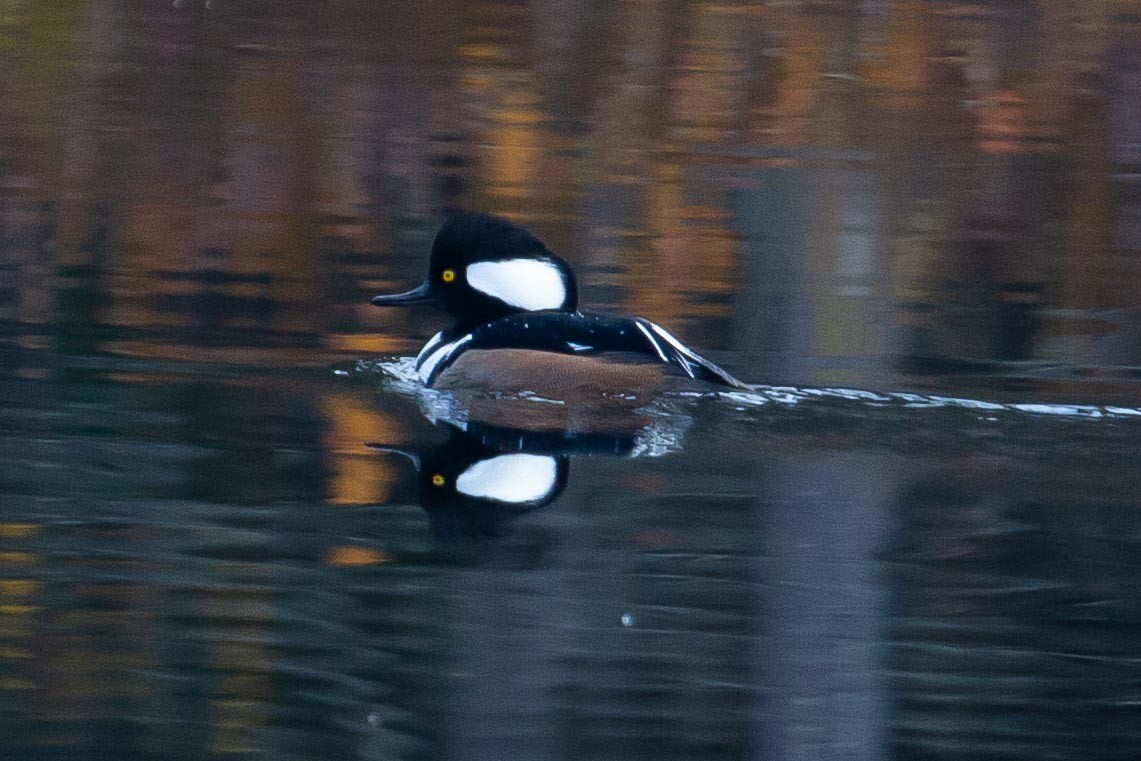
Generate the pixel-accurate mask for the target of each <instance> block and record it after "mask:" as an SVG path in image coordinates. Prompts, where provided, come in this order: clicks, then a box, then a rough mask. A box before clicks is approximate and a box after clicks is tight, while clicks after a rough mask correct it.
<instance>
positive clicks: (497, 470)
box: [456, 454, 558, 503]
mask: <svg viewBox="0 0 1141 761" xmlns="http://www.w3.org/2000/svg"><path fill="white" fill-rule="evenodd" d="M557 472H558V467H557V465H556V463H555V458H554V457H548V456H545V455H535V454H505V455H499V456H498V457H492V458H491V459H489V460H480V461H479V462H477V463H475V464H474V465H472V466H471V467H470V468H468V469H467V470H465V471H464V472H463V473H460V475H459V477H458V478H456V491H458V492H461V493H463V494H466V495H468V496H469V497H482V498H483V499H494V500H496V501H497V502H512V503H525V502H538V501H539V500H541V499H543V498H544V497H546V496H547V495H548V494H550V493H551V490H552V489H554V488H555V481H556V479H557Z"/></svg>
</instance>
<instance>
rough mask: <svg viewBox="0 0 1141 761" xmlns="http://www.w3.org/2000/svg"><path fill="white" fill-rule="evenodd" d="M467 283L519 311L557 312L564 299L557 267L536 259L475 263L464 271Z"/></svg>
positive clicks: (561, 278) (563, 288) (564, 295)
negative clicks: (550, 310) (551, 310)
mask: <svg viewBox="0 0 1141 761" xmlns="http://www.w3.org/2000/svg"><path fill="white" fill-rule="evenodd" d="M467 282H468V285H470V286H471V287H472V288H475V289H476V290H477V291H482V292H483V293H486V294H487V295H488V296H491V297H493V298H496V299H499V300H500V301H502V302H503V303H505V304H507V305H509V306H513V307H518V308H519V309H526V310H536V309H558V308H559V307H561V306H562V305H563V302H564V301H566V298H567V289H566V286H565V285H564V284H563V276H562V273H561V272H559V268H558V267H556V266H555V265H554V264H552V263H550V262H544V261H540V260H537V259H504V260H503V261H498V262H476V263H475V264H472V265H469V266H468V268H467Z"/></svg>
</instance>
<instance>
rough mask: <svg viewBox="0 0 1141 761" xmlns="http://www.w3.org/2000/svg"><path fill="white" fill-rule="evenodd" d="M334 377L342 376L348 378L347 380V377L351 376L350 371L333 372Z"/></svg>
mask: <svg viewBox="0 0 1141 761" xmlns="http://www.w3.org/2000/svg"><path fill="white" fill-rule="evenodd" d="M333 375H340V376H342V377H346V378H347V377H348V375H349V371H348V370H334V371H333Z"/></svg>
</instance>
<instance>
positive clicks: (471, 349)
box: [372, 211, 748, 400]
mask: <svg viewBox="0 0 1141 761" xmlns="http://www.w3.org/2000/svg"><path fill="white" fill-rule="evenodd" d="M372 304H374V305H376V306H379V307H404V306H410V305H416V304H432V305H435V306H437V307H439V308H441V309H443V310H444V311H445V312H446V313H447V314H448V315H449V316H450V317H451V319H452V320H453V323H452V325H451V326H450V327H448V328H445V329H444V330H441V331H440V332H438V333H436V334H435V335H434V336H432V337H431V338H430V339H429V340H428V342H427V343H426V344H424V346H423V348H422V349H421V350H420V352H419V354H418V355H417V356H416V359H415V362H414V368H415V371H416V374H417V375H418V376H419V378H420V379H421V380H422V381H423V383H424V385H425V386H427V387H429V388H435V389H451V390H455V389H465V390H469V391H470V390H479V391H482V392H489V393H492V394H518V393H527V394H537V395H540V396H542V397H549V398H552V399H555V400H557V399H563V398H565V397H566V396H568V395H573V394H576V393H581V392H583V391H595V392H601V393H603V394H618V395H622V394H626V393H629V394H631V395H633V396H644V395H646V394H647V393H652V392H657V391H662V390H667V389H671V390H672V389H681V388H693V387H697V388H699V389H706V390H707V389H710V388H718V387H720V388H730V389H747V388H748V386H746V385H745V384H744V383H742V382H741V381H739V380H737V379H736V378H735V377H733V376H732V375H731V374H729V373H728V372H726V371H725V370H723V369H722V368H720V367H719V366H717V365H716V364H714V363H713V362H711V361H710V360H708V359H706V358H705V357H702V356H701V355H700V354H698V353H697V352H696V351H694V350H693V349H691V348H689V347H688V346H686V345H685V344H684V343H683V342H682V341H681V339H679V338H677V337H676V336H675V335H673V334H672V333H670V332H669V331H668V330H666V329H665V328H663V327H662V326H660V325H658V324H657V323H654V322H652V321H650V320H647V319H645V318H644V317H636V316H631V315H615V314H607V313H600V312H590V311H584V310H582V309H580V307H579V292H578V281H577V279H576V277H575V273H574V270H573V269H572V268H571V266H570V265H569V264H568V263H567V262H566V261H565V260H564V259H563V258H561V257H560V256H558V255H557V254H555V253H554V252H552V251H551V250H550V249H549V248H548V247H547V246H546V245H545V244H544V243H543V242H542V241H541V240H540V239H539V238H537V237H536V236H535V235H534V234H533V233H531V232H530V231H529V230H527V229H525V228H523V227H521V226H520V225H517V224H515V223H514V222H511V221H510V220H508V219H505V218H503V217H499V216H495V215H492V214H486V213H483V212H475V211H455V212H453V213H452V214H450V215H449V216H448V218H447V219H446V220H445V221H444V223H443V225H442V226H441V227H440V229H439V231H438V232H437V234H436V236H435V239H434V240H433V242H432V247H431V251H430V254H429V261H428V275H427V278H426V279H425V281H424V282H423V283H422V284H420V285H419V286H417V287H416V288H413V289H412V290H409V291H405V292H403V293H396V294H381V295H378V296H375V297H373V298H372Z"/></svg>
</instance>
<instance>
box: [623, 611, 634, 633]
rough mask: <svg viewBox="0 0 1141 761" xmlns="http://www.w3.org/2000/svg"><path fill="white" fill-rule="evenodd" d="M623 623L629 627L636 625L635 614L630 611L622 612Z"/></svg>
mask: <svg viewBox="0 0 1141 761" xmlns="http://www.w3.org/2000/svg"><path fill="white" fill-rule="evenodd" d="M622 625H623V626H625V627H626V628H627V629H629V628H630V627H631V626H633V625H634V616H633V615H632V614H630V613H623V614H622Z"/></svg>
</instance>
